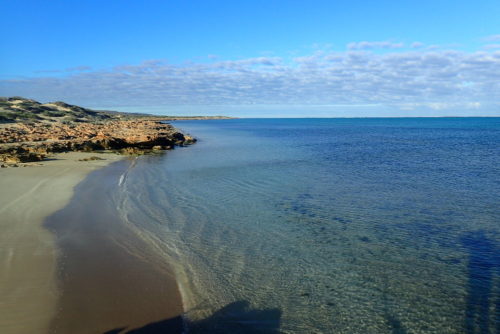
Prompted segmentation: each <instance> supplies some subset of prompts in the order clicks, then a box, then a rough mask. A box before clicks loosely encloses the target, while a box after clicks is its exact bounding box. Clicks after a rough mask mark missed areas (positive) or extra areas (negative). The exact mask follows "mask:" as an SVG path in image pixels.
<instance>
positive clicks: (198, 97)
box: [0, 49, 500, 110]
mask: <svg viewBox="0 0 500 334" xmlns="http://www.w3.org/2000/svg"><path fill="white" fill-rule="evenodd" d="M498 78H500V51H494V50H492V51H481V52H472V53H471V52H463V51H454V50H447V51H445V50H427V49H422V50H419V51H417V50H413V51H401V50H391V51H390V52H387V53H383V54H378V53H374V52H369V51H363V50H357V49H353V50H348V51H345V52H330V53H324V52H322V53H314V54H312V55H310V56H305V57H300V58H295V59H292V60H284V59H281V58H277V57H258V58H249V59H242V60H229V61H216V60H215V61H214V62H212V63H208V64H207V63H185V64H182V65H172V64H168V63H166V62H164V61H162V60H153V61H146V62H143V63H141V64H137V65H126V66H120V67H115V68H112V69H109V70H107V71H88V70H87V71H82V72H74V73H73V72H72V73H71V74H70V75H68V76H66V77H60V76H59V77H45V78H24V79H17V80H1V81H0V95H3V96H11V95H21V96H26V97H30V98H35V99H38V100H41V101H49V100H65V101H68V102H70V103H75V104H83V105H86V106H90V107H92V106H108V107H114V106H116V107H117V106H133V105H135V106H152V105H156V106H158V105H252V104H259V105H274V104H279V105H286V104H289V105H318V104H321V105H340V104H343V105H359V104H365V105H366V104H383V105H393V106H398V108H400V109H401V110H413V109H416V108H417V109H418V108H423V107H425V108H430V109H432V110H449V109H450V108H451V109H453V108H462V109H467V110H475V109H481V108H485V106H487V105H492V103H493V104H494V103H498V102H500V80H498Z"/></svg>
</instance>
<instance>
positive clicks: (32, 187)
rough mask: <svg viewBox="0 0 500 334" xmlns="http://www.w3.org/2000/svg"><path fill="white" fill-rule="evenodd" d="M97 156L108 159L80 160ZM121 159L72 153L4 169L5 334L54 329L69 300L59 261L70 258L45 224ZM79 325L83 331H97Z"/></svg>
mask: <svg viewBox="0 0 500 334" xmlns="http://www.w3.org/2000/svg"><path fill="white" fill-rule="evenodd" d="M91 156H99V157H100V158H102V159H103V160H92V161H80V160H81V159H84V158H89V157H91ZM120 159H123V156H120V155H116V154H98V153H76V152H71V153H61V154H57V155H54V156H52V157H51V158H50V159H48V160H47V161H43V162H40V163H31V164H21V165H20V167H17V168H2V169H1V170H0V230H1V233H0V265H1V270H0V332H2V333H5V334H28V333H48V332H51V331H52V330H50V327H51V326H53V325H51V323H53V322H54V320H53V319H54V318H57V314H58V309H59V311H60V310H61V306H60V304H61V302H60V300H61V298H66V297H68V296H66V295H65V293H61V291H60V289H59V286H63V284H61V283H58V273H57V271H58V270H59V271H60V268H59V269H58V267H59V266H58V262H60V261H59V260H60V259H59V260H58V258H59V257H61V256H67V254H64V252H61V250H60V249H58V247H57V246H56V237H55V235H54V234H53V233H51V232H50V231H49V230H48V229H47V228H46V227H44V225H43V223H44V220H45V219H46V217H48V216H49V215H51V214H53V213H54V212H56V211H58V210H60V209H62V208H63V207H64V206H66V205H67V204H68V203H69V202H70V199H71V198H72V196H73V194H74V188H75V186H76V185H77V184H79V183H80V182H81V181H82V180H84V179H85V177H86V176H87V175H88V174H89V173H90V172H92V171H94V170H96V169H99V168H102V167H104V166H107V165H109V164H110V163H112V162H115V161H118V160H120ZM132 262H133V261H131V262H130V263H132ZM87 263H88V261H87ZM133 263H135V262H133ZM137 268H138V267H137V266H136V269H137ZM141 269H144V268H141ZM59 274H60V272H59ZM91 274H95V273H91ZM87 278H88V277H87ZM122 283H124V284H126V283H129V284H130V282H124V280H122ZM122 287H123V285H122ZM74 288H75V287H74V285H73V290H71V291H74ZM76 289H77V290H78V287H76ZM71 291H69V292H71ZM106 297H112V296H110V295H109V294H108V295H106ZM69 298H71V296H69ZM96 300H97V301H98V300H99V298H97V299H96ZM101 300H102V298H101ZM108 305H109V304H108ZM59 319H60V317H59ZM71 320H75V319H69V321H70V322H71ZM78 326H79V327H80V328H81V330H80V332H88V333H91V332H92V333H93V332H94V331H92V330H90V331H87V330H86V329H85V328H86V326H85V325H83V326H82V324H81V323H80V324H78Z"/></svg>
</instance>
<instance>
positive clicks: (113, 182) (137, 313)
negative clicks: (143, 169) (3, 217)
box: [44, 161, 183, 334]
mask: <svg viewBox="0 0 500 334" xmlns="http://www.w3.org/2000/svg"><path fill="white" fill-rule="evenodd" d="M128 168H131V163H130V161H120V162H117V163H115V164H112V165H110V166H108V167H107V168H104V169H100V170H97V171H95V172H93V173H92V174H91V175H89V177H87V178H86V179H85V180H84V181H83V182H81V183H80V184H79V185H78V186H77V187H76V189H75V195H74V196H73V198H72V199H71V201H70V203H69V204H68V205H67V206H66V207H64V209H62V210H60V211H58V212H57V213H55V214H54V215H52V216H50V217H48V218H47V220H46V221H45V224H44V225H45V226H46V227H47V228H48V229H49V230H51V231H52V232H53V233H54V234H55V236H56V244H57V248H58V249H59V251H60V253H61V256H60V257H59V261H58V268H59V273H58V280H59V284H60V285H59V288H60V291H61V292H62V294H61V297H60V298H59V303H58V306H59V309H58V312H57V314H56V317H55V318H54V319H53V321H52V323H51V331H50V332H51V333H72V334H79V333H82V334H83V333H129V332H130V333H181V332H182V326H183V323H182V318H181V315H182V313H183V307H182V299H181V295H180V293H179V290H178V286H177V283H176V281H175V277H174V274H173V272H172V270H171V269H170V267H169V265H168V263H166V262H165V260H164V259H162V258H160V257H159V256H157V255H156V254H155V252H154V251H153V249H152V248H150V245H149V244H147V243H146V242H144V241H142V239H140V238H139V237H138V236H137V235H136V234H134V232H133V231H132V230H131V229H129V228H127V226H126V224H124V222H123V221H122V220H121V219H120V218H119V214H118V212H117V210H116V202H115V201H116V200H117V198H116V196H114V195H116V194H117V193H118V192H119V191H122V190H121V188H120V186H119V183H120V179H121V175H123V173H125V172H126V171H127V169H128Z"/></svg>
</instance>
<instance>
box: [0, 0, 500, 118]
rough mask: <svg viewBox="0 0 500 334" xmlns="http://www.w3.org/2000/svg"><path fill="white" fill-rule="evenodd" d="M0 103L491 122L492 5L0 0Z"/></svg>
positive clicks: (495, 4)
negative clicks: (16, 100)
mask: <svg viewBox="0 0 500 334" xmlns="http://www.w3.org/2000/svg"><path fill="white" fill-rule="evenodd" d="M0 11H1V12H2V20H1V21H0V38H1V41H2V42H1V46H0V96H24V97H28V98H33V99H35V100H39V101H41V102H48V101H56V100H62V101H65V102H68V103H72V104H77V105H82V106H85V107H90V108H96V109H113V110H121V111H133V112H148V113H157V114H170V115H172V114H177V115H193V114H196V115H210V114H218V115H232V116H238V117H373V116H382V117H405V116H500V19H498V18H499V17H500V1H498V0H477V1H470V0H453V1H449V0H432V1H428V0H420V1H405V0H399V1H394V0H391V1H386V0H377V1H371V0H370V1H366V0H365V1H356V0H350V1H342V0H341V1H333V0H329V1H314V0H310V1H303V0H302V1H293V0H288V1H273V0H266V1H260V0H252V1H234V0H232V1H223V0H219V1H212V0H204V1H197V0H191V1H189V0H183V1H181V0H170V1H166V0H163V1H159V0H158V1H157V0H150V1H148V0H143V1H137V0H135V1H129V0H107V1H102V0H84V1H76V0H50V1H47V0H30V1H26V0H16V1H13V0H0Z"/></svg>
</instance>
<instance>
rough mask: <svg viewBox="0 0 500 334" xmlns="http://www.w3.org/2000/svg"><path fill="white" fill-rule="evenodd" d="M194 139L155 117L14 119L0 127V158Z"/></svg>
mask: <svg viewBox="0 0 500 334" xmlns="http://www.w3.org/2000/svg"><path fill="white" fill-rule="evenodd" d="M195 141H196V140H195V139H194V138H192V137H190V136H187V135H184V134H183V133H181V132H179V131H178V130H177V129H176V128H174V127H173V126H172V125H170V124H164V123H162V122H160V121H156V120H148V119H135V120H113V121H108V122H102V123H99V124H92V123H72V124H63V123H41V122H39V123H33V124H25V123H15V124H3V125H2V127H1V128H0V161H1V162H5V163H19V162H30V161H39V160H43V159H44V158H45V156H46V155H47V154H49V153H52V152H67V151H85V152H91V151H95V150H113V151H118V152H121V153H124V154H143V153H145V152H149V151H151V150H168V149H172V148H173V147H174V146H176V145H189V144H192V143H194V142H195Z"/></svg>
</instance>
